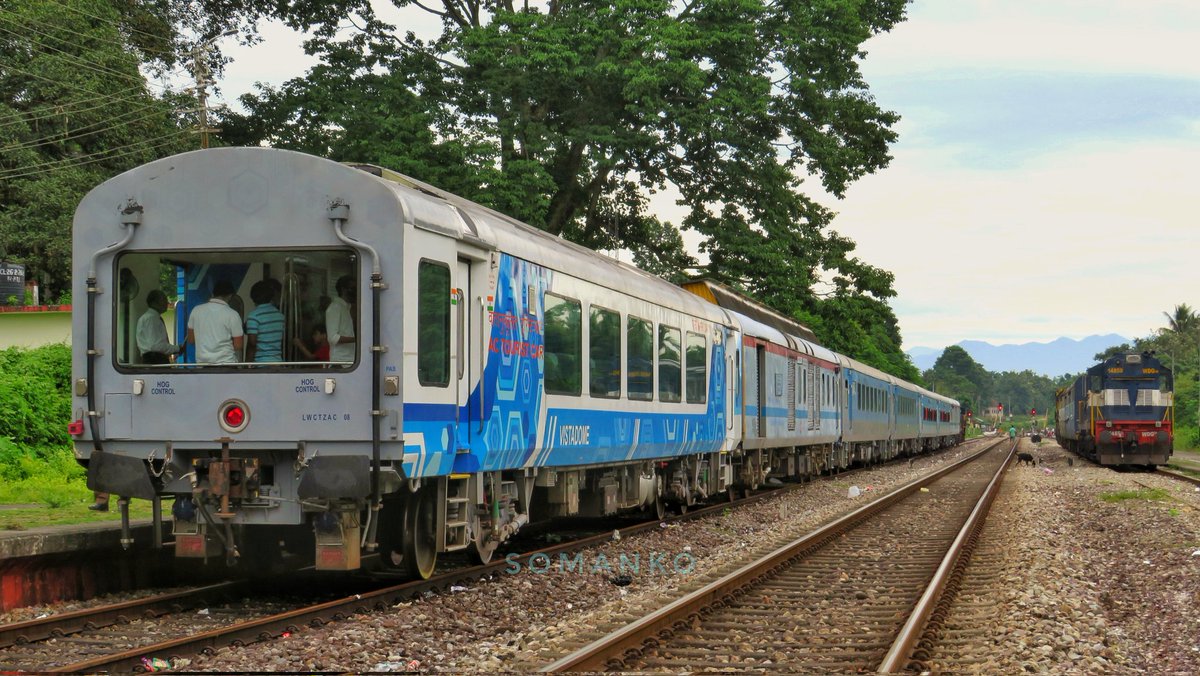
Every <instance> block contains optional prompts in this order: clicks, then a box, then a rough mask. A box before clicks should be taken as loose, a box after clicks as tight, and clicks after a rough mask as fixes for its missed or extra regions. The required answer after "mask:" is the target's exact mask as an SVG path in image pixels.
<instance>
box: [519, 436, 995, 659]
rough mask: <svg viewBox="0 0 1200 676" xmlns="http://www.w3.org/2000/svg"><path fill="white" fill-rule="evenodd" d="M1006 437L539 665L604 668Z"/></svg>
mask: <svg viewBox="0 0 1200 676" xmlns="http://www.w3.org/2000/svg"><path fill="white" fill-rule="evenodd" d="M1003 441H1005V440H1004V439H997V440H996V441H995V442H994V443H991V444H989V445H987V446H985V447H984V448H983V449H981V450H979V451H978V452H976V453H973V454H971V455H969V456H967V457H966V458H963V459H962V460H960V461H958V462H955V463H951V464H950V465H947V466H946V467H944V468H942V469H940V470H938V471H936V472H933V473H931V474H929V475H927V476H924V477H920V478H918V479H914V480H913V481H910V482H909V483H907V484H905V485H903V486H900V487H899V488H897V489H895V490H894V491H892V492H890V493H888V494H886V495H884V496H882V497H880V498H877V499H875V500H874V501H872V502H870V503H868V504H866V505H863V506H862V507H860V508H858V509H856V510H854V511H852V512H850V513H848V514H845V515H843V516H841V517H839V518H838V519H836V520H834V521H833V522H831V523H829V524H826V525H825V526H822V527H821V528H818V529H817V530H815V531H813V532H811V533H809V534H807V535H805V536H803V537H801V538H799V539H798V540H795V541H793V542H791V543H790V544H787V545H784V546H782V547H780V548H778V549H776V550H775V551H774V552H771V553H769V554H767V555H766V556H764V557H762V558H760V559H758V560H757V561H754V562H752V563H749V564H747V565H745V566H743V567H741V568H739V569H738V570H735V571H733V572H731V573H729V574H727V575H725V576H724V577H721V578H720V579H718V580H715V581H713V582H711V583H709V584H707V585H705V586H704V587H701V588H700V589H697V590H696V591H694V592H691V593H690V594H688V595H686V596H684V597H682V598H680V599H677V600H676V601H674V602H673V603H670V604H668V605H666V606H664V607H662V608H660V609H659V610H657V611H655V612H653V613H651V614H649V615H647V616H645V617H643V618H641V619H639V620H635V621H634V622H631V623H630V624H627V625H625V626H624V627H622V628H620V629H618V630H616V631H614V632H612V633H610V634H608V635H606V636H603V637H601V638H599V639H596V640H595V641H593V642H592V643H589V644H588V645H586V646H584V647H582V648H580V649H579V650H577V651H575V652H573V653H571V654H569V655H566V656H565V657H563V658H561V659H559V660H557V661H555V662H553V663H551V664H548V665H546V666H544V667H542V668H541V669H540V670H539V671H542V672H559V671H602V670H605V669H607V668H608V667H609V666H610V665H609V663H608V659H609V658H610V657H612V656H617V655H622V654H624V653H625V652H626V651H627V650H636V649H637V648H639V647H640V646H641V645H642V644H643V643H644V642H646V641H648V640H653V639H654V637H656V636H657V635H658V634H659V632H662V631H664V630H668V629H670V628H671V627H672V626H674V625H675V624H677V623H680V622H686V621H687V620H688V618H690V617H692V616H693V615H695V614H696V613H699V612H700V610H701V609H702V608H705V607H707V606H711V605H713V604H715V603H716V602H718V601H720V600H721V599H724V598H727V597H729V596H731V595H733V594H736V593H737V592H738V590H740V589H743V588H745V587H748V586H749V585H751V584H753V583H754V582H756V581H757V580H758V579H760V578H762V577H763V576H765V575H767V574H769V573H771V572H772V571H773V570H775V569H777V568H778V567H780V566H782V565H784V564H785V563H787V562H788V561H790V560H792V559H794V558H797V557H799V556H802V555H804V554H805V553H807V552H809V551H811V550H812V549H814V548H816V547H818V546H820V545H822V544H824V543H825V542H827V541H829V540H831V539H832V538H834V537H837V536H838V535H840V534H841V533H843V532H844V531H846V530H849V529H850V528H851V527H853V526H854V525H856V524H858V523H860V522H861V521H863V520H865V519H866V518H868V517H870V516H873V515H874V514H876V513H877V512H880V511H882V510H883V509H885V508H887V507H889V506H891V505H892V504H894V503H896V502H899V501H900V500H902V499H904V498H906V497H908V496H909V495H910V494H912V493H915V492H916V491H918V490H920V488H921V487H922V486H925V485H926V484H929V483H932V482H933V481H936V480H937V479H939V478H941V477H943V476H945V475H947V474H950V473H951V472H954V471H955V470H957V469H959V468H960V467H962V466H964V465H966V464H967V463H969V462H972V461H974V460H976V459H978V458H980V457H981V456H983V455H984V454H986V453H987V452H989V451H990V450H992V449H993V448H995V447H996V446H998V445H1000V444H1001V443H1002V442H1003Z"/></svg>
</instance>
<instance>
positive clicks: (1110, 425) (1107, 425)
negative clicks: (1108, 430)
mask: <svg viewBox="0 0 1200 676" xmlns="http://www.w3.org/2000/svg"><path fill="white" fill-rule="evenodd" d="M1104 426H1105V427H1112V421H1111V420H1105V421H1104Z"/></svg>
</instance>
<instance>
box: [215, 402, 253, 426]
mask: <svg viewBox="0 0 1200 676" xmlns="http://www.w3.org/2000/svg"><path fill="white" fill-rule="evenodd" d="M217 422H219V423H221V429H223V430H225V431H226V432H234V433H236V432H241V431H242V430H244V429H246V425H248V424H250V409H249V407H247V406H246V402H244V401H240V400H238V399H230V400H229V401H227V402H225V403H224V404H221V408H220V409H218V412H217Z"/></svg>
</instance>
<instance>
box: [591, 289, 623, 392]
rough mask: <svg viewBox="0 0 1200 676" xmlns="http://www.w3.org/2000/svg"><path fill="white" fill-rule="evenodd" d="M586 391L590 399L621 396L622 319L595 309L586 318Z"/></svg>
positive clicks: (615, 314) (614, 313) (618, 315)
mask: <svg viewBox="0 0 1200 676" xmlns="http://www.w3.org/2000/svg"><path fill="white" fill-rule="evenodd" d="M588 389H589V391H590V392H591V393H592V396H593V397H605V398H609V399H616V398H618V397H620V396H621V315H620V314H618V313H616V312H613V311H612V310H605V309H604V308H600V307H596V306H595V305H593V306H592V308H591V312H590V314H589V317H588Z"/></svg>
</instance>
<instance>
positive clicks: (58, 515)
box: [0, 493, 171, 531]
mask: <svg viewBox="0 0 1200 676" xmlns="http://www.w3.org/2000/svg"><path fill="white" fill-rule="evenodd" d="M90 504H92V494H91V493H88V494H87V499H86V500H83V501H81V502H77V503H74V504H70V505H66V506H64V507H56V508H50V507H44V506H36V507H24V506H16V507H6V508H3V509H0V530H3V531H23V530H29V529H30V528H42V527H44V526H68V525H74V524H80V523H93V522H98V521H120V520H121V512H120V511H118V510H117V499H116V498H115V497H114V498H113V499H112V502H111V503H110V506H109V510H110V511H108V512H91V511H88V508H87V507H88V505H90ZM170 509H171V504H170V503H169V502H168V503H165V504H164V505H163V513H164V515H165V516H164V518H166V519H169V518H170ZM150 517H151V510H150V501H149V500H132V501H130V503H129V518H130V519H132V520H137V519H149V518H150Z"/></svg>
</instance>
